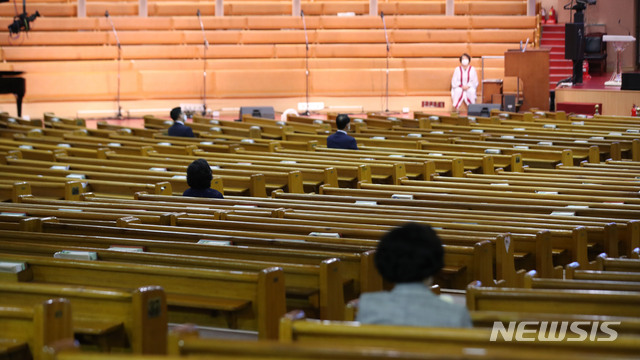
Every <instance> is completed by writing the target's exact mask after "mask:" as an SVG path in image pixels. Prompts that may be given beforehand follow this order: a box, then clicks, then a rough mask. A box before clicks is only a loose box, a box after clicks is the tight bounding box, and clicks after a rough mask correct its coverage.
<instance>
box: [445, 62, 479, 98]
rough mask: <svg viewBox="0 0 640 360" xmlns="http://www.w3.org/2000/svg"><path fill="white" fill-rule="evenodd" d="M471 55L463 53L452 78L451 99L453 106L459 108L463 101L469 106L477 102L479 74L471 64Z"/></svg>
mask: <svg viewBox="0 0 640 360" xmlns="http://www.w3.org/2000/svg"><path fill="white" fill-rule="evenodd" d="M470 61H471V56H469V54H466V53H465V54H462V55H461V56H460V66H458V67H457V68H456V69H455V70H454V71H453V77H452V78H451V100H452V101H453V107H454V108H455V109H456V110H458V109H459V108H460V106H461V105H462V103H465V104H466V105H467V106H468V105H469V104H475V103H476V88H477V87H478V74H477V73H476V69H475V68H474V67H473V66H471V65H469V62H470Z"/></svg>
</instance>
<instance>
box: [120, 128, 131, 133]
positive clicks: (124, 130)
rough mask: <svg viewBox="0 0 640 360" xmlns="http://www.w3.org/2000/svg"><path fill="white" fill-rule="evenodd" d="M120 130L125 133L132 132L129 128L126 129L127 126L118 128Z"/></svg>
mask: <svg viewBox="0 0 640 360" xmlns="http://www.w3.org/2000/svg"><path fill="white" fill-rule="evenodd" d="M120 131H122V132H123V133H126V134H132V133H133V132H132V131H131V129H128V128H124V129H120Z"/></svg>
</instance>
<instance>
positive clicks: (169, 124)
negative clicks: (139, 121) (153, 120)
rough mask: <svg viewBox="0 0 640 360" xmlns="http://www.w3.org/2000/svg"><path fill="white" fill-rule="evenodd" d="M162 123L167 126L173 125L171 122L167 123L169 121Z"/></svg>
mask: <svg viewBox="0 0 640 360" xmlns="http://www.w3.org/2000/svg"><path fill="white" fill-rule="evenodd" d="M162 123H163V124H165V125H169V126H171V125H173V121H169V120H167V121H163V122H162Z"/></svg>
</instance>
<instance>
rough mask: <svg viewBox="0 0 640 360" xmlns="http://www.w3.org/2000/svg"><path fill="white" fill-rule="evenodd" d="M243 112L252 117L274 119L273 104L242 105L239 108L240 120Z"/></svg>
mask: <svg viewBox="0 0 640 360" xmlns="http://www.w3.org/2000/svg"><path fill="white" fill-rule="evenodd" d="M245 114H247V115H250V116H252V117H259V118H265V119H272V120H275V111H274V110H273V106H242V107H241V108H240V120H242V115H245Z"/></svg>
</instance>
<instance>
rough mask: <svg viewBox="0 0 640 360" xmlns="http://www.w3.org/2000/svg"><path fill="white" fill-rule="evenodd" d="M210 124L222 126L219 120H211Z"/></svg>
mask: <svg viewBox="0 0 640 360" xmlns="http://www.w3.org/2000/svg"><path fill="white" fill-rule="evenodd" d="M209 124H211V125H220V121H218V120H209Z"/></svg>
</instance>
